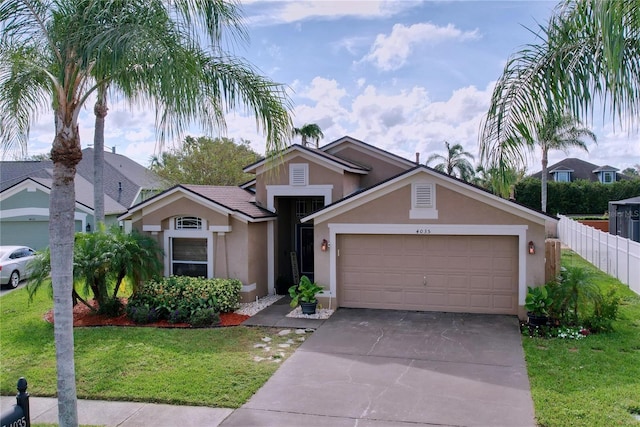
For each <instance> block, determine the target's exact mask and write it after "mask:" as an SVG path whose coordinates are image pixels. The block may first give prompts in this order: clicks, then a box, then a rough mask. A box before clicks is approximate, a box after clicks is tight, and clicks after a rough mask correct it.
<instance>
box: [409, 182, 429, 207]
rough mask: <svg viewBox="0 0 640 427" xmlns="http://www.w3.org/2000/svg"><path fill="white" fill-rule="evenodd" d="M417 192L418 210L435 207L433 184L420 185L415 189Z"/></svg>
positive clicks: (416, 204) (416, 205)
mask: <svg viewBox="0 0 640 427" xmlns="http://www.w3.org/2000/svg"><path fill="white" fill-rule="evenodd" d="M413 189H414V191H415V204H414V207H416V208H432V207H433V184H425V183H418V184H416V185H415V186H414V187H413Z"/></svg>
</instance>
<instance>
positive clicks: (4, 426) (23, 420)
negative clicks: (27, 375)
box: [0, 377, 31, 427]
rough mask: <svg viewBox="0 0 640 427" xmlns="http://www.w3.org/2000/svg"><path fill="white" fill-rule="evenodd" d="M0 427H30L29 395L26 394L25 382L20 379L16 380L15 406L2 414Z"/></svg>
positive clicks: (22, 378)
mask: <svg viewBox="0 0 640 427" xmlns="http://www.w3.org/2000/svg"><path fill="white" fill-rule="evenodd" d="M0 426H1V427H31V419H30V418H29V393H27V380H26V379H24V377H20V379H19V380H18V395H17V396H16V404H15V405H14V406H13V408H11V410H9V411H7V412H6V413H4V414H2V419H0Z"/></svg>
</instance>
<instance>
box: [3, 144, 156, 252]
mask: <svg viewBox="0 0 640 427" xmlns="http://www.w3.org/2000/svg"><path fill="white" fill-rule="evenodd" d="M93 153H94V151H93V149H92V148H86V149H84V150H82V160H81V161H80V163H79V164H78V166H77V174H76V179H75V193H76V209H75V214H74V216H75V224H76V225H75V227H76V231H90V230H91V229H92V228H93V229H95V222H94V219H93ZM104 156H105V162H104V192H105V203H104V210H105V223H106V224H112V223H115V222H117V217H118V215H121V214H123V213H124V212H126V211H127V209H128V208H129V207H131V206H133V205H135V204H137V203H139V202H141V201H143V200H145V199H147V198H148V197H150V196H151V195H153V194H156V193H158V192H160V191H161V190H162V189H164V188H165V187H166V186H165V185H164V184H163V182H162V181H161V180H160V179H159V178H158V177H157V176H156V175H155V174H154V173H152V172H151V171H149V170H148V169H147V168H145V167H143V166H142V165H140V164H138V163H136V162H134V161H133V160H131V159H129V158H128V157H126V156H123V155H120V154H116V153H115V152H105V153H104ZM52 182H53V162H51V161H50V160H47V161H10V162H0V243H1V244H3V245H27V246H31V247H33V248H34V249H43V248H45V247H47V246H48V245H49V194H50V192H51V185H52Z"/></svg>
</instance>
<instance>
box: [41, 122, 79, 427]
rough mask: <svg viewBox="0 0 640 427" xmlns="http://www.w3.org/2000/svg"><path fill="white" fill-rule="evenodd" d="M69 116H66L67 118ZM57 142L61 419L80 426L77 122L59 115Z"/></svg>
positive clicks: (54, 203)
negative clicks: (75, 332) (75, 255)
mask: <svg viewBox="0 0 640 427" xmlns="http://www.w3.org/2000/svg"><path fill="white" fill-rule="evenodd" d="M65 118H66V117H65ZM57 119H59V120H57V122H56V129H57V134H56V137H55V139H54V141H53V148H52V150H51V159H52V160H53V183H52V186H51V194H50V197H49V200H50V201H49V246H50V248H51V283H52V285H53V315H54V319H55V321H54V327H53V334H54V338H55V344H56V369H57V389H58V422H59V424H60V426H65V427H66V426H77V425H78V408H77V396H76V375H75V362H74V348H73V298H72V294H73V241H74V233H75V219H74V213H75V202H76V197H75V183H74V180H75V174H76V165H77V164H78V162H79V161H80V159H81V158H82V151H81V150H80V140H79V136H78V126H77V124H74V123H73V122H72V123H69V121H66V120H64V118H61V117H57Z"/></svg>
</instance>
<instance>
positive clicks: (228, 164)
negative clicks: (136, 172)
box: [151, 136, 260, 185]
mask: <svg viewBox="0 0 640 427" xmlns="http://www.w3.org/2000/svg"><path fill="white" fill-rule="evenodd" d="M259 158H260V155H259V154H258V153H257V152H255V151H254V150H253V149H252V148H251V146H250V142H249V141H245V140H241V141H240V142H239V143H236V142H235V141H234V140H233V139H228V138H216V139H211V138H207V137H199V138H197V139H196V138H193V137H190V136H188V137H186V138H185V141H184V142H183V143H182V145H181V146H180V147H179V148H175V149H173V150H171V151H170V152H168V153H167V152H164V153H162V156H161V157H160V159H157V158H156V159H154V160H153V161H152V163H151V170H153V171H154V172H155V173H156V174H158V176H160V177H161V178H163V179H165V180H166V181H167V182H169V183H170V184H173V185H175V184H199V185H239V184H242V183H244V182H247V181H249V180H250V179H252V178H253V175H251V174H246V173H244V172H242V169H243V168H244V167H245V166H247V165H249V164H251V163H255V162H256V161H257V160H258V159H259Z"/></svg>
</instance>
